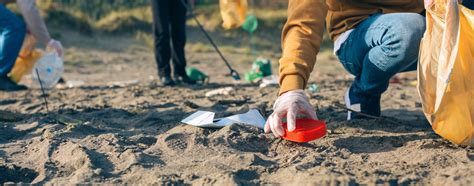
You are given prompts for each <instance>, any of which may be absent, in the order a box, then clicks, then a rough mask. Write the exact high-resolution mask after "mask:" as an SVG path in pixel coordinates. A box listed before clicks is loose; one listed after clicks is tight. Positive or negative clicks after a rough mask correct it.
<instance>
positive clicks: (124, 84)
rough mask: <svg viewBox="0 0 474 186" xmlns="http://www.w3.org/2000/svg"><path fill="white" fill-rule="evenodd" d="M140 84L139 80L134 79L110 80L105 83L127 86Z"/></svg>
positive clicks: (114, 85)
mask: <svg viewBox="0 0 474 186" xmlns="http://www.w3.org/2000/svg"><path fill="white" fill-rule="evenodd" d="M138 84H140V80H138V79H134V80H127V81H114V82H110V83H108V84H107V85H108V86H109V87H127V86H131V85H138Z"/></svg>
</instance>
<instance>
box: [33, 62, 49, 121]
mask: <svg viewBox="0 0 474 186" xmlns="http://www.w3.org/2000/svg"><path fill="white" fill-rule="evenodd" d="M35 71H36V75H37V76H38V81H39V84H40V88H41V94H42V96H43V99H44V105H45V106H46V112H47V114H49V108H48V100H47V99H46V94H45V93H44V88H43V83H42V82H41V78H40V75H39V72H38V69H35Z"/></svg>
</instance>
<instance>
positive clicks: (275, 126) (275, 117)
mask: <svg viewBox="0 0 474 186" xmlns="http://www.w3.org/2000/svg"><path fill="white" fill-rule="evenodd" d="M270 117H271V123H270V128H271V130H272V132H273V135H274V136H275V137H282V136H284V135H285V131H284V129H283V126H282V125H281V117H280V116H279V114H278V113H273V114H272V115H271V116H270Z"/></svg>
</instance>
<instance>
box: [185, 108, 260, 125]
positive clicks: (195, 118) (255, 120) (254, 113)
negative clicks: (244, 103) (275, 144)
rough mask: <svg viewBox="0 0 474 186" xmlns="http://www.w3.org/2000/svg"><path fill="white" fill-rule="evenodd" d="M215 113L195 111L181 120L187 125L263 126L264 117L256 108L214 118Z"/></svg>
mask: <svg viewBox="0 0 474 186" xmlns="http://www.w3.org/2000/svg"><path fill="white" fill-rule="evenodd" d="M214 116H215V113H214V112H209V111H197V112H195V113H193V114H191V115H190V116H188V117H187V118H185V119H183V120H182V121H181V122H183V123H186V124H188V125H193V126H196V127H203V128H222V127H225V126H228V125H232V124H237V123H240V124H246V125H252V126H255V127H258V128H260V129H263V127H264V126H265V118H263V116H262V115H261V114H260V112H259V111H258V110H256V109H251V110H249V111H248V112H246V113H244V114H236V115H232V116H229V117H225V118H218V119H215V118H214Z"/></svg>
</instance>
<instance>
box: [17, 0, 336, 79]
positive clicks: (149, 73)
mask: <svg viewBox="0 0 474 186" xmlns="http://www.w3.org/2000/svg"><path fill="white" fill-rule="evenodd" d="M248 4H249V9H248V14H251V15H255V16H256V17H257V19H258V29H257V30H256V31H255V32H254V34H253V37H252V43H253V45H254V48H255V50H256V53H255V52H252V49H251V48H252V47H251V41H250V37H249V35H248V33H247V32H245V31H244V30H242V29H240V28H238V29H232V30H225V29H224V28H223V27H222V26H221V24H222V18H221V16H220V12H219V1H218V0H195V6H194V12H195V15H196V16H197V19H198V20H200V22H201V23H202V25H203V26H204V28H205V29H206V30H207V31H208V32H209V34H210V35H211V37H212V38H213V39H214V40H215V42H216V44H217V45H218V46H219V48H220V49H221V51H222V52H223V53H224V55H225V56H226V58H228V60H229V61H230V63H231V65H232V66H233V67H234V68H235V69H237V71H239V73H240V74H241V76H243V74H244V73H245V71H248V70H249V69H250V68H251V65H252V63H253V62H254V61H255V59H256V58H257V57H264V58H267V59H270V60H271V61H272V69H273V71H274V73H275V74H277V73H276V72H277V67H278V58H279V57H280V55H281V42H280V39H281V29H282V27H283V25H284V24H285V21H286V11H287V4H288V1H287V0H249V1H248ZM12 6H14V5H12ZM38 6H39V7H40V9H41V12H42V16H43V17H44V18H45V20H46V23H47V25H48V27H49V29H50V32H51V34H52V36H53V38H57V39H59V40H61V41H62V42H63V45H64V46H65V48H66V53H65V58H64V62H65V68H66V69H65V76H64V77H65V78H66V80H73V81H75V80H79V81H85V82H86V84H94V83H97V84H103V83H105V82H110V81H127V80H140V81H154V80H155V79H156V78H157V72H156V64H155V61H154V56H153V50H152V47H153V37H152V34H151V31H152V14H151V6H150V0H133V1H129V0H101V1H91V0H89V1H84V0H43V1H38ZM10 8H12V9H15V7H10ZM187 25H188V27H187V45H186V58H187V60H188V66H189V67H196V68H198V69H200V70H201V71H204V73H207V74H208V75H210V76H211V82H216V83H222V82H228V81H230V80H231V78H226V77H225V76H226V75H227V71H224V70H220V71H217V72H216V71H215V69H220V67H223V68H224V65H223V63H222V61H221V59H220V58H219V56H218V55H217V53H215V51H214V49H213V48H212V46H211V45H210V44H209V42H208V40H207V39H206V38H205V36H204V35H203V33H202V32H201V31H200V30H199V28H198V27H197V25H196V23H195V22H194V21H193V20H192V19H191V17H189V19H188V21H187ZM335 60H336V58H335V57H334V56H333V54H332V43H331V42H330V41H329V40H328V39H327V36H326V37H325V42H324V44H323V46H322V52H321V53H320V56H319V57H318V61H320V62H321V63H330V65H321V67H319V68H318V71H321V70H323V71H331V72H335V71H338V72H340V71H342V67H341V66H340V65H339V64H338V63H334V61H335ZM335 73H336V72H335ZM112 74H113V76H111V75H112ZM313 74H314V75H317V74H315V73H313ZM26 79H27V78H26Z"/></svg>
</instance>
